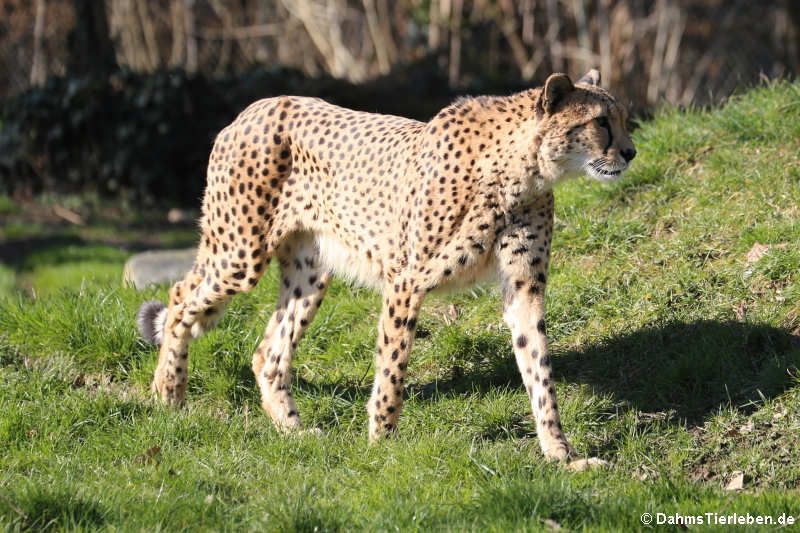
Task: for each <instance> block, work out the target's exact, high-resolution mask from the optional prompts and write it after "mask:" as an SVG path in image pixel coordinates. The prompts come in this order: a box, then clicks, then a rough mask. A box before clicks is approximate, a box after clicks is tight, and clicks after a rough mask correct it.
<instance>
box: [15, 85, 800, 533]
mask: <svg viewBox="0 0 800 533" xmlns="http://www.w3.org/2000/svg"><path fill="white" fill-rule="evenodd" d="M798 110H800V83H779V84H773V85H769V86H764V87H760V88H757V89H755V90H752V91H750V92H747V93H746V94H743V95H741V96H740V97H737V98H735V99H733V100H732V101H731V102H730V103H729V104H727V105H726V106H724V107H722V108H720V109H715V110H708V111H701V110H690V111H687V112H681V111H677V110H669V109H668V110H664V111H662V112H661V113H659V114H658V115H657V116H656V117H655V119H653V120H652V121H649V122H647V123H645V124H643V125H642V127H641V128H640V129H639V130H637V131H636V134H635V136H634V137H635V139H634V140H635V142H636V145H637V149H638V150H639V154H640V155H639V156H638V157H637V159H636V161H635V162H634V165H633V169H632V170H631V172H630V173H629V174H627V176H626V177H624V178H623V179H622V180H621V181H619V182H617V183H614V184H611V185H603V184H599V183H596V182H591V181H589V180H577V181H573V182H568V183H565V184H563V185H562V186H560V187H559V188H558V189H557V191H556V198H557V209H556V225H557V227H556V236H555V240H554V251H553V261H552V266H551V276H550V278H549V279H550V283H549V286H548V326H549V328H548V329H549V334H550V339H551V343H552V349H553V364H554V368H555V377H556V381H557V384H556V388H557V394H558V397H559V403H560V405H561V408H562V419H563V423H564V427H565V429H566V431H567V434H568V436H569V437H570V439H571V441H572V443H573V444H574V445H575V446H576V447H577V448H578V450H579V451H580V452H582V453H584V454H586V455H595V456H599V457H601V458H603V459H606V460H608V461H609V462H611V464H612V465H611V467H610V468H609V469H607V470H600V471H591V472H585V473H578V474H576V473H570V472H567V471H566V470H565V469H564V468H563V467H561V466H559V465H557V464H551V463H547V462H545V461H544V460H543V457H542V455H541V452H540V451H539V449H538V443H537V442H536V436H535V424H534V423H533V421H532V418H531V414H530V406H529V405H528V400H527V397H526V395H525V392H524V390H523V388H522V386H521V382H520V378H519V375H518V373H517V370H516V365H515V363H514V357H513V353H512V350H511V346H510V339H509V334H508V332H507V331H506V329H505V327H504V326H503V322H502V319H501V316H500V313H499V307H500V303H499V298H498V293H497V290H496V289H495V288H493V287H490V286H481V287H477V288H475V289H474V290H471V291H466V292H463V293H460V294H454V295H449V296H440V297H432V298H430V299H429V300H428V301H427V302H426V306H425V307H424V310H423V314H422V316H421V317H420V321H419V327H418V335H417V341H416V345H415V348H414V352H413V355H412V361H411V365H410V375H409V386H408V399H407V401H406V404H405V405H406V408H405V411H404V413H403V416H402V419H401V433H400V435H399V436H398V437H397V438H395V439H392V440H390V441H387V442H384V443H381V444H379V445H376V446H369V445H367V435H366V426H367V424H366V413H365V410H364V404H365V403H366V400H367V398H368V395H369V385H370V382H371V378H372V371H373V369H372V355H373V344H374V341H375V324H376V321H377V316H378V310H379V304H380V301H379V297H378V296H377V295H376V294H375V293H373V292H371V291H368V290H360V289H353V288H351V287H349V286H347V285H345V284H342V283H338V282H335V283H334V284H333V285H332V286H331V289H330V291H329V293H328V296H327V298H326V300H325V302H324V303H323V305H322V307H321V309H320V312H319V314H318V316H317V318H316V319H315V321H314V322H313V323H312V325H311V327H310V329H309V331H308V333H307V334H306V336H305V338H304V339H303V341H302V342H301V344H300V346H299V348H298V353H297V356H296V359H295V375H294V390H295V397H296V399H297V402H298V404H299V407H300V410H301V412H302V414H303V417H304V422H305V423H306V424H308V425H310V426H315V427H319V428H321V429H322V430H323V432H324V433H323V436H322V437H313V436H302V437H283V436H281V435H279V434H278V433H277V432H276V431H275V430H274V429H273V428H272V427H271V424H270V422H269V420H268V417H267V416H266V415H264V414H263V413H262V412H261V411H260V408H259V395H258V391H257V387H256V385H255V382H254V379H253V377H252V374H251V372H250V357H251V354H252V352H253V351H254V349H255V347H256V345H257V344H258V342H259V340H260V336H261V334H262V331H263V328H264V325H265V322H266V318H267V316H268V315H269V313H270V311H271V310H272V309H273V307H274V300H275V297H276V294H277V272H276V269H275V267H274V265H273V267H272V268H270V270H269V271H268V272H267V274H266V275H265V277H264V278H263V279H262V281H261V283H260V284H259V285H258V287H257V288H256V289H255V290H254V291H253V292H251V293H249V294H247V295H242V296H239V297H237V298H235V299H234V300H233V302H232V303H231V305H230V307H229V310H228V311H227V313H226V315H225V318H224V319H223V321H222V323H221V324H220V326H219V327H217V328H216V329H215V330H213V331H211V332H210V333H209V334H207V335H206V336H205V337H204V338H202V339H200V340H199V341H197V342H195V343H194V344H193V348H192V356H191V358H190V365H189V372H190V383H189V391H188V401H187V407H186V408H184V409H181V410H172V409H168V408H165V407H162V406H161V405H159V404H157V403H154V402H152V401H151V400H150V399H149V395H148V386H149V381H150V378H151V375H152V372H153V369H154V366H155V360H156V351H155V350H154V349H153V348H151V347H149V346H146V345H144V344H142V343H141V342H140V341H139V339H138V338H137V334H136V332H135V327H134V317H135V314H136V310H137V307H138V305H139V304H140V303H141V302H142V301H143V300H144V299H146V298H151V297H157V298H160V299H162V300H166V297H167V288H166V287H159V288H156V289H151V290H148V291H144V292H143V293H139V292H136V291H134V290H133V289H130V288H125V287H122V286H121V285H120V283H119V281H118V274H119V273H120V272H121V265H122V263H123V261H124V259H125V257H126V256H127V253H128V252H127V251H126V250H125V249H122V250H120V249H119V247H115V246H110V245H109V244H108V243H102V242H101V243H98V242H97V240H98V239H95V241H92V238H91V236H92V235H93V234H91V232H92V231H97V232H98V233H97V235H99V236H103V235H107V233H105V232H104V230H102V229H100V230H97V229H92V228H91V227H90V228H86V229H85V230H83V231H85V232H88V233H86V234H84V242H73V241H69V240H67V241H65V242H63V243H61V244H58V243H56V244H54V245H52V246H49V247H46V248H44V249H42V250H39V251H36V252H33V253H29V254H27V255H26V256H25V257H21V258H19V260H17V261H15V262H13V263H9V264H6V265H5V266H3V265H0V293H2V292H4V293H5V296H4V297H2V299H0V449H2V450H3V453H2V454H0V523H1V524H3V525H4V526H5V527H6V528H7V529H8V530H40V529H47V530H60V529H64V530H97V529H101V530H114V531H143V530H146V531H156V530H192V531H194V530H201V531H222V530H224V531H351V530H369V531H389V530H392V531H395V530H400V531H417V530H419V531H429V530H445V531H498V532H499V531H509V530H517V531H531V530H532V531H536V530H547V529H548V528H550V525H549V524H552V523H553V522H555V523H557V524H559V525H560V526H561V527H563V528H565V529H568V530H573V531H574V530H581V531H635V530H639V529H642V528H643V526H642V524H641V522H640V516H641V514H642V513H644V512H650V513H653V514H654V515H655V513H665V514H667V515H671V514H674V513H680V514H692V515H700V514H703V513H707V512H709V513H718V514H720V515H727V514H732V513H738V514H745V513H750V514H751V515H772V516H773V517H775V518H777V517H778V516H780V515H781V514H782V513H785V514H788V515H791V516H794V517H798V515H800V503H798V502H800V461H798V459H797V442H798V440H800V381H799V377H800V370H798V368H799V367H800V303H798V302H800V252H798V250H800V207H798V198H800V170H798V169H800V120H798V119H797V118H798ZM10 210H11V209H10ZM30 231H34V230H30ZM86 235H89V236H88V237H87V236H86ZM100 240H102V239H100ZM91 242H94V244H91ZM756 242H759V243H762V244H767V245H772V248H771V249H770V250H769V251H768V252H767V253H766V254H764V256H763V257H761V258H760V259H759V260H758V261H757V262H753V263H748V262H747V261H746V260H745V256H746V254H747V252H748V250H750V248H751V247H752V246H753V244H754V243H756ZM736 471H741V472H743V473H744V474H745V480H744V489H743V490H741V491H726V490H725V489H724V487H725V486H726V485H727V484H728V482H729V481H730V480H731V478H732V477H733V476H734V473H735V472H736ZM551 521H552V522H551ZM653 529H659V530H666V531H677V530H678V529H679V528H678V527H676V526H653ZM756 529H758V528H756ZM762 529H763V530H765V531H772V530H775V529H777V525H776V526H771V527H763V528H762ZM789 529H791V528H789ZM712 530H719V531H726V530H729V528H727V527H725V526H718V527H716V528H712Z"/></svg>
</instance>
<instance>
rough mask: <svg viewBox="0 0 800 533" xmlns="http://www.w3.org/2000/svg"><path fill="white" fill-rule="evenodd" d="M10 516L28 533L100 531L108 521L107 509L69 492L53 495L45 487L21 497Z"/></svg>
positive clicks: (8, 502) (8, 501)
mask: <svg viewBox="0 0 800 533" xmlns="http://www.w3.org/2000/svg"><path fill="white" fill-rule="evenodd" d="M2 503H5V504H6V505H8V506H12V505H13V508H12V509H10V510H9V511H11V512H8V513H7V516H9V517H11V516H13V517H15V518H16V519H17V520H18V521H19V526H21V529H22V530H25V531H51V530H52V531H60V530H64V529H74V528H76V527H78V528H85V529H89V530H93V529H97V528H98V527H99V526H101V525H102V524H104V523H105V522H106V520H105V518H104V514H105V512H106V510H105V509H103V508H101V507H100V506H98V505H97V504H95V503H93V502H90V501H87V500H85V499H83V498H80V497H77V496H75V495H74V494H69V493H66V492H50V491H49V490H48V489H46V488H42V489H38V490H35V491H33V492H32V493H28V494H24V495H21V496H20V498H19V500H18V501H17V502H16V505H14V504H12V503H10V500H7V501H5V502H2Z"/></svg>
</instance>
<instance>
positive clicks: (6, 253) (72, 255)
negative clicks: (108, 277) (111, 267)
mask: <svg viewBox="0 0 800 533" xmlns="http://www.w3.org/2000/svg"><path fill="white" fill-rule="evenodd" d="M195 244H196V242H195V241H194V240H189V239H186V240H185V243H184V242H183V241H181V242H180V243H177V244H175V243H172V244H170V245H162V244H159V243H156V242H148V241H137V240H129V241H118V240H114V239H84V238H82V237H79V236H77V235H68V234H64V235H49V236H42V237H26V238H20V239H11V240H8V241H4V242H0V263H5V264H6V265H8V266H9V267H11V268H13V269H15V270H19V269H20V268H22V267H23V266H24V265H25V263H26V260H27V259H28V258H29V257H30V256H32V255H34V254H37V255H40V256H41V258H40V259H39V260H38V261H37V265H38V266H42V265H44V264H47V265H60V264H63V263H69V262H74V261H76V260H80V259H83V260H94V261H97V260H100V261H102V260H104V258H103V257H102V256H100V257H98V253H97V248H96V246H97V245H103V246H111V247H113V248H120V249H124V250H126V251H128V252H140V251H143V250H152V249H162V248H175V247H181V246H184V247H188V246H194V245H195ZM75 247H86V252H85V257H81V256H82V255H83V254H82V253H81V251H80V250H77V251H76V250H74V248H75ZM107 260H108V261H109V262H117V261H118V259H117V258H108V259H107Z"/></svg>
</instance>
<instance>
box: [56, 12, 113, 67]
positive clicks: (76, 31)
mask: <svg viewBox="0 0 800 533" xmlns="http://www.w3.org/2000/svg"><path fill="white" fill-rule="evenodd" d="M72 6H73V9H74V11H75V25H74V26H73V28H72V31H71V32H70V35H69V38H68V41H67V48H68V54H69V57H68V59H67V72H69V73H70V74H75V75H79V76H82V75H86V74H101V75H102V74H109V73H111V72H113V71H115V70H117V69H118V68H119V67H118V65H117V59H116V54H115V52H114V43H113V42H112V41H111V37H110V35H109V31H108V20H107V19H106V3H105V2H104V1H97V0H72Z"/></svg>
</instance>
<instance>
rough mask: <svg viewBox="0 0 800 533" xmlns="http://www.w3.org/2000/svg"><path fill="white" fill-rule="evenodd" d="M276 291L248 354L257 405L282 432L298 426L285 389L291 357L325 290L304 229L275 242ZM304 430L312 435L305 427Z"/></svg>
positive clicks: (323, 273) (324, 280) (324, 273)
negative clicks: (257, 341) (255, 344)
mask: <svg viewBox="0 0 800 533" xmlns="http://www.w3.org/2000/svg"><path fill="white" fill-rule="evenodd" d="M276 257H277V258H278V262H279V264H280V269H281V281H280V294H279V296H278V304H277V306H276V308H275V312H274V313H273V314H272V316H271V317H270V319H269V322H268V324H267V328H266V330H265V331H264V338H263V340H262V341H261V343H260V344H259V345H258V348H257V349H256V352H255V354H253V373H254V374H255V378H256V381H257V382H258V385H259V387H260V389H261V405H262V407H263V408H264V411H266V412H267V413H268V414H269V415H270V417H271V418H272V421H273V423H274V424H275V427H276V428H277V429H278V430H279V431H282V432H284V433H288V432H294V431H297V430H299V428H300V414H299V412H298V410H297V405H296V404H295V401H294V398H293V397H292V393H291V384H292V379H291V371H292V357H293V355H294V351H295V349H296V348H297V343H298V342H300V338H301V337H302V335H303V333H304V332H305V330H306V328H307V327H308V325H309V324H310V323H311V320H312V319H313V318H314V315H315V314H316V312H317V309H318V308H319V306H320V305H321V304H322V298H323V297H324V296H325V292H326V291H327V289H328V283H329V282H330V278H331V275H330V274H329V273H328V272H327V271H326V270H324V269H323V268H322V266H321V265H320V261H319V251H318V249H317V245H316V243H315V242H314V239H313V236H312V235H311V234H309V233H303V232H299V233H294V234H292V235H290V236H289V237H287V238H286V240H284V241H283V243H281V245H280V247H279V248H278V250H277V253H276ZM307 432H308V433H316V432H318V430H317V431H315V430H308V431H307Z"/></svg>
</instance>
